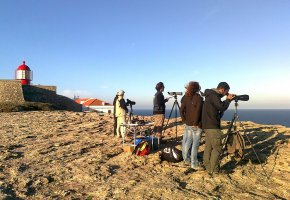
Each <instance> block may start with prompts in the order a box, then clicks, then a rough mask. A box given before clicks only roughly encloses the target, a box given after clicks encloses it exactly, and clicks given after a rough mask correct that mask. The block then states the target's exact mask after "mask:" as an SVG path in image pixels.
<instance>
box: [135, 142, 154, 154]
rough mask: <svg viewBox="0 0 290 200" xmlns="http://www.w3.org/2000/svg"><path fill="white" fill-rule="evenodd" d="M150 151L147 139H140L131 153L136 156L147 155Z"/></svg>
mask: <svg viewBox="0 0 290 200" xmlns="http://www.w3.org/2000/svg"><path fill="white" fill-rule="evenodd" d="M149 151H150V145H149V144H148V142H147V141H145V140H143V141H141V142H140V143H139V144H138V145H137V146H136V147H135V149H134V151H133V152H132V154H136V155H137V156H145V155H148V154H149Z"/></svg>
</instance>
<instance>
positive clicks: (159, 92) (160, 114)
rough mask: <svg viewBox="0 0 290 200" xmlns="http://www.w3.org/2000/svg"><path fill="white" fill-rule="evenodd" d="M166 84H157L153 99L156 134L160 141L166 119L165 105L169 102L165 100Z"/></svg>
mask: <svg viewBox="0 0 290 200" xmlns="http://www.w3.org/2000/svg"><path fill="white" fill-rule="evenodd" d="M164 88H165V86H164V84H163V83H162V82H159V83H157V84H156V86H155V89H156V93H155V95H154V99H153V118H154V129H153V131H154V133H155V136H156V137H157V138H158V139H159V140H160V139H161V137H162V130H163V123H164V118H165V103H166V102H167V101H168V99H169V98H170V97H168V98H166V99H165V98H164V95H163V91H164Z"/></svg>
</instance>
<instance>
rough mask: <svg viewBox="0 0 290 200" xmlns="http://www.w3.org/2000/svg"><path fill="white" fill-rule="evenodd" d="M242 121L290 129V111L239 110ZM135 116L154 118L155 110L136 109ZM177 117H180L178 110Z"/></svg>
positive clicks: (230, 111) (227, 113)
mask: <svg viewBox="0 0 290 200" xmlns="http://www.w3.org/2000/svg"><path fill="white" fill-rule="evenodd" d="M170 112H171V109H166V112H165V117H166V118H169V115H170ZM234 113H235V109H228V110H227V111H225V113H224V116H223V117H222V120H225V121H230V120H231V119H232V118H233V115H234ZM237 113H238V116H239V119H240V120H241V121H252V122H254V123H257V124H268V125H283V126H286V127H290V109H238V111H237ZM133 114H134V115H140V116H152V114H153V110H152V109H146V108H136V109H134V110H133ZM174 117H175V110H173V111H172V113H171V116H170V118H174ZM177 117H180V113H179V110H177Z"/></svg>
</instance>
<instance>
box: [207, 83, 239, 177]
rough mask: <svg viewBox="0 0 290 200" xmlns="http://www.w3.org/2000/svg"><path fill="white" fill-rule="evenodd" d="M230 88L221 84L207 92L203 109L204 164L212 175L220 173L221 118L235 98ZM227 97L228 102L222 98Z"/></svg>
mask: <svg viewBox="0 0 290 200" xmlns="http://www.w3.org/2000/svg"><path fill="white" fill-rule="evenodd" d="M229 90H230V86H229V85H228V84H227V83H226V82H220V83H219V84H218V87H217V88H216V89H207V90H205V92H204V94H205V101H204V104H203V109H202V128H203V129H204V132H205V149H204V155H203V164H204V166H205V168H206V170H207V172H208V173H209V174H210V175H212V174H213V173H218V170H219V168H218V165H219V159H220V158H219V157H220V154H221V151H222V131H221V117H222V116H223V113H224V111H226V110H227V109H228V107H229V105H230V103H231V100H232V99H233V98H234V97H235V96H234V95H233V94H229ZM225 95H227V98H226V100H224V101H221V98H222V97H224V96H225Z"/></svg>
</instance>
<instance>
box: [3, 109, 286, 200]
mask: <svg viewBox="0 0 290 200" xmlns="http://www.w3.org/2000/svg"><path fill="white" fill-rule="evenodd" d="M150 119H151V118H150V117H146V118H145V120H150ZM174 122H175V119H172V120H170V121H169V126H168V129H167V130H166V131H165V139H166V140H168V141H170V140H174V139H175V124H174ZM178 122H179V123H178V125H177V132H178V140H180V139H181V138H182V134H183V125H182V124H181V123H180V119H178ZM223 125H224V126H225V125H226V124H225V123H223ZM244 127H245V129H246V131H247V136H248V137H249V138H250V141H251V142H252V144H253V146H254V148H255V150H256V152H257V154H258V155H259V158H260V160H261V162H262V165H263V167H264V169H265V171H266V173H267V175H268V177H269V179H267V178H266V176H265V175H264V174H263V173H264V171H263V169H262V167H261V165H260V164H259V162H258V159H257V157H256V156H255V154H254V152H253V151H252V149H251V148H250V146H249V142H246V144H247V149H246V155H245V159H244V160H243V161H241V162H240V163H239V164H238V165H235V164H234V162H233V161H231V159H230V158H228V157H225V158H223V160H222V169H223V170H225V173H222V174H219V175H216V176H214V178H211V177H209V176H208V175H207V173H205V172H204V171H195V170H193V169H190V168H188V167H185V166H184V165H183V163H182V162H180V163H169V162H166V161H161V160H160V158H159V154H158V151H155V152H152V153H151V154H149V155H148V156H145V157H137V156H133V155H131V154H129V153H125V152H123V149H122V144H121V139H120V138H116V137H114V136H113V116H110V115H99V114H97V113H80V112H79V113H75V112H68V111H46V112H44V111H37V112H17V113H16V112H12V113H0V199H215V198H216V199H289V198H290V190H289V188H290V187H289V186H290V184H289V180H290V168H289V165H290V152H289V146H290V145H289V136H290V128H286V127H284V126H278V125H277V126H272V125H260V124H255V123H252V122H244ZM246 141H247V140H246ZM203 150H204V137H202V140H201V146H200V148H199V156H202V153H203Z"/></svg>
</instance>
